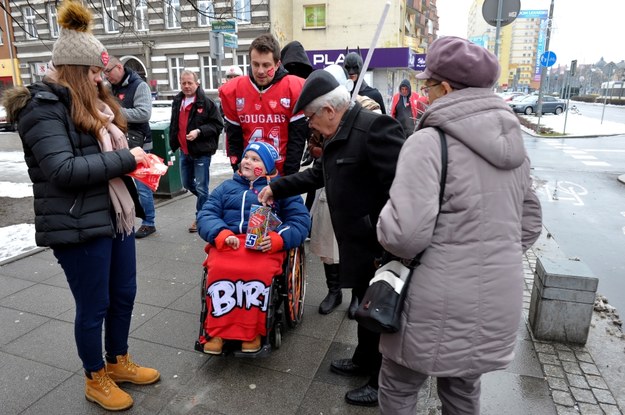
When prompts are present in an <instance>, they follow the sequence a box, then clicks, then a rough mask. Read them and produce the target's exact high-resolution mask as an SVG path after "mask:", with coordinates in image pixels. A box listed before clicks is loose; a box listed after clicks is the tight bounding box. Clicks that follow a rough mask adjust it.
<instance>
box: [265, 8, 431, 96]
mask: <svg viewBox="0 0 625 415" xmlns="http://www.w3.org/2000/svg"><path fill="white" fill-rule="evenodd" d="M384 7H385V2H382V1H379V0H360V1H358V2H357V4H356V3H354V2H351V1H344V0H328V1H325V2H324V1H315V0H272V1H271V3H270V15H271V28H272V29H271V30H272V32H273V33H274V34H275V36H276V37H277V38H278V40H279V41H280V42H281V43H282V44H285V43H286V42H288V41H290V40H293V39H296V40H298V41H300V42H301V43H302V45H304V48H305V49H306V50H307V51H308V52H309V58H311V63H312V64H313V66H314V67H315V68H316V69H320V68H323V67H325V66H327V65H330V64H333V63H336V64H342V63H343V60H344V57H345V54H346V53H347V52H352V51H353V52H357V51H360V52H361V55H362V56H363V60H365V59H366V56H367V53H368V51H369V49H370V48H371V43H372V41H373V38H374V35H375V33H376V28H377V27H378V24H379V22H380V17H381V16H382V14H383V11H384ZM437 31H438V14H437V10H436V0H391V2H390V8H389V10H388V14H387V16H386V19H385V21H384V24H383V26H382V28H381V30H380V33H379V38H378V41H377V43H376V45H375V52H374V54H373V55H372V59H371V63H370V65H369V68H368V69H369V70H368V71H367V73H366V74H365V81H366V82H367V83H368V84H369V85H371V86H373V87H375V88H377V89H378V90H379V91H380V93H381V94H382V96H383V98H384V99H385V101H386V102H387V104H390V101H391V98H392V96H393V95H394V94H395V93H397V91H398V88H399V83H400V82H401V81H402V79H409V80H411V82H412V84H413V88H416V86H417V84H416V81H415V79H414V76H415V75H416V74H417V73H418V72H419V71H421V70H422V69H423V68H424V67H425V52H426V51H427V47H428V45H429V44H430V43H431V42H432V41H433V40H434V39H435V38H436V33H437Z"/></svg>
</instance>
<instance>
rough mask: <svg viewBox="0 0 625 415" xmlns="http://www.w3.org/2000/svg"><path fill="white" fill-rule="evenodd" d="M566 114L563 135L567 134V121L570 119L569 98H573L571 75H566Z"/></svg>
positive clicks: (568, 73)
mask: <svg viewBox="0 0 625 415" xmlns="http://www.w3.org/2000/svg"><path fill="white" fill-rule="evenodd" d="M565 91H566V95H565V96H566V112H565V113H564V128H562V135H565V134H566V121H567V120H568V117H569V98H570V97H571V73H570V72H567V74H566V89H565Z"/></svg>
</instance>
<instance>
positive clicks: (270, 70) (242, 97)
mask: <svg viewBox="0 0 625 415" xmlns="http://www.w3.org/2000/svg"><path fill="white" fill-rule="evenodd" d="M249 57H250V67H251V73H250V74H249V75H248V76H240V77H238V78H235V79H233V80H231V81H230V82H227V83H226V84H225V85H223V86H222V87H221V88H219V98H220V100H221V107H222V110H223V114H224V121H225V130H226V134H227V135H228V154H230V164H232V166H233V168H234V169H236V168H237V166H238V164H239V163H240V162H241V158H242V155H243V149H244V148H245V147H247V145H248V144H249V143H250V142H253V141H263V142H266V143H267V144H270V145H272V146H273V147H274V148H275V149H276V150H278V155H279V158H278V160H276V168H277V169H278V172H279V173H280V174H281V175H287V174H291V173H295V172H297V171H299V168H300V161H301V159H302V153H303V152H304V147H305V145H306V140H307V138H308V135H309V134H310V131H309V128H308V122H307V121H306V118H305V117H304V114H303V113H302V112H299V113H297V114H293V108H294V106H295V102H297V99H298V98H299V95H300V93H301V91H302V87H303V85H304V79H303V78H300V77H298V76H294V75H289V74H288V72H287V71H286V70H285V69H284V67H283V66H282V63H281V62H280V44H279V43H278V41H277V40H276V39H275V38H274V37H273V36H272V35H271V34H269V33H265V34H262V35H260V36H258V37H257V38H256V39H254V41H253V42H252V44H251V45H250V48H249Z"/></svg>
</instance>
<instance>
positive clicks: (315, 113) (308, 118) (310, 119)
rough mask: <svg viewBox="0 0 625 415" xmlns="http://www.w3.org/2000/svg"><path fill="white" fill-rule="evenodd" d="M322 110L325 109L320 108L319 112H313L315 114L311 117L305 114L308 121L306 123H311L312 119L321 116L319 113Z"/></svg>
mask: <svg viewBox="0 0 625 415" xmlns="http://www.w3.org/2000/svg"><path fill="white" fill-rule="evenodd" d="M322 109H323V107H321V108H319V109H318V110H317V111H315V112H313V113H312V114H310V115H306V114H304V117H305V119H306V122H310V121H312V119H313V118H314V117H316V116H317V115H319V113H320V112H321V110H322Z"/></svg>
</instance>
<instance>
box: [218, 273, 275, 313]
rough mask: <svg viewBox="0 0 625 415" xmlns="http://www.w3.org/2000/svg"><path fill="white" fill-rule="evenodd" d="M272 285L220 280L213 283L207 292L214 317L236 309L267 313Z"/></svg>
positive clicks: (259, 282)
mask: <svg viewBox="0 0 625 415" xmlns="http://www.w3.org/2000/svg"><path fill="white" fill-rule="evenodd" d="M270 290H271V285H270V286H266V285H265V284H263V283H262V282H261V281H248V282H245V281H240V280H239V281H237V282H236V283H233V282H232V281H226V280H220V281H215V282H214V283H212V284H211V285H210V286H209V287H208V289H207V290H206V294H207V295H209V296H210V298H211V304H212V309H213V310H212V315H213V316H214V317H221V316H223V315H224V314H228V313H229V312H230V311H232V310H233V309H234V308H235V307H239V308H245V309H246V310H249V309H250V308H252V307H258V308H260V309H261V310H262V311H267V306H268V305H269V293H270Z"/></svg>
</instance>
